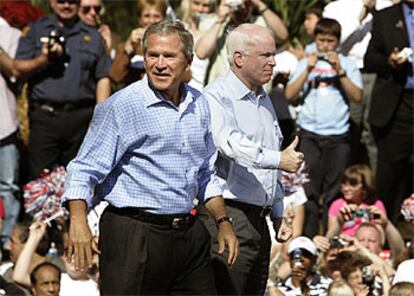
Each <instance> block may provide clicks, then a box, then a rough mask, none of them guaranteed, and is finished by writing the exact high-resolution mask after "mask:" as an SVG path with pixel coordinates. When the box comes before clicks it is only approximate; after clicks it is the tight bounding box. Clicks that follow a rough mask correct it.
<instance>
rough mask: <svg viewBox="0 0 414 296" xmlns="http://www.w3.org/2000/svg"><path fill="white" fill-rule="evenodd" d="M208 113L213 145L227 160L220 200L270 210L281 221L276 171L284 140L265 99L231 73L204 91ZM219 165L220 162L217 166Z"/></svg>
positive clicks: (278, 183) (279, 189)
mask: <svg viewBox="0 0 414 296" xmlns="http://www.w3.org/2000/svg"><path fill="white" fill-rule="evenodd" d="M203 93H204V96H205V97H206V99H207V101H208V103H209V105H210V110H211V117H212V119H213V120H212V132H213V139H214V143H215V144H216V145H217V147H218V149H219V151H220V153H221V154H222V155H223V156H224V157H225V158H227V159H228V160H229V163H228V167H227V166H226V168H220V167H219V171H221V170H222V169H224V170H227V176H226V180H224V179H221V182H222V185H223V197H224V198H228V199H237V200H238V201H241V202H244V203H247V204H253V205H257V206H272V215H273V217H283V186H282V183H281V174H280V171H279V170H278V169H277V168H278V167H279V162H280V145H281V143H282V140H283V136H282V133H281V131H280V128H279V125H278V121H277V117H276V114H275V111H274V109H273V106H272V103H271V101H270V98H269V96H268V95H267V94H266V92H265V91H264V90H263V88H261V91H260V93H259V94H258V95H256V94H255V93H254V92H252V91H251V90H250V89H248V88H247V87H246V86H245V85H244V84H243V83H242V82H241V81H240V80H239V79H238V78H237V76H236V75H235V74H234V73H233V72H232V71H229V72H228V73H227V74H226V75H225V76H223V77H220V78H218V79H216V80H215V81H214V82H213V83H211V84H209V85H208V86H207V87H206V88H205V89H204V91H203ZM219 165H220V163H219Z"/></svg>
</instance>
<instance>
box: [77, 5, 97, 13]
mask: <svg viewBox="0 0 414 296" xmlns="http://www.w3.org/2000/svg"><path fill="white" fill-rule="evenodd" d="M81 9H82V13H83V14H87V13H89V11H91V9H93V10H95V12H96V13H98V14H99V13H100V12H101V10H102V6H101V5H96V6H94V5H85V6H81Z"/></svg>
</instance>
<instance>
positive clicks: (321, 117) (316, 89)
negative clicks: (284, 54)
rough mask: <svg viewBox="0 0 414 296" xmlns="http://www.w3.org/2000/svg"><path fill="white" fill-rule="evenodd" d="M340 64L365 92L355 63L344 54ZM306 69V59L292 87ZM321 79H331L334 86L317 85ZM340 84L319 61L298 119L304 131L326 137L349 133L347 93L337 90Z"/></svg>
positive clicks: (332, 70) (323, 63)
mask: <svg viewBox="0 0 414 296" xmlns="http://www.w3.org/2000/svg"><path fill="white" fill-rule="evenodd" d="M339 62H340V63H341V66H342V68H343V69H344V71H345V72H346V75H347V77H348V78H349V79H350V80H351V81H352V83H354V84H355V85H356V86H357V87H359V88H360V89H362V77H361V73H360V71H359V69H358V67H357V66H356V64H355V63H354V62H352V61H351V60H350V59H349V58H347V57H345V56H343V55H342V54H339ZM307 66H308V61H307V59H306V58H305V59H302V60H300V61H299V63H298V65H297V66H296V69H295V71H294V72H293V74H292V75H291V78H290V80H289V84H291V83H293V82H294V81H295V80H296V79H298V78H299V76H300V75H301V74H302V73H303V71H305V69H306V67H307ZM318 79H332V81H331V82H334V83H330V82H328V83H326V82H322V83H319V84H318V83H317V80H318ZM339 83H340V82H339V78H338V73H336V71H335V70H334V69H333V68H332V66H331V64H329V63H328V62H327V61H324V60H318V62H317V63H316V65H315V67H314V68H313V69H312V71H311V72H310V73H309V75H308V77H307V80H306V82H305V84H304V86H303V89H302V93H303V94H305V98H304V102H303V105H302V106H301V108H300V111H299V114H298V118H297V123H298V125H299V126H300V127H301V128H303V129H305V130H307V131H310V132H312V133H315V134H318V135H323V136H331V135H343V134H345V133H347V132H348V130H349V101H348V98H347V97H346V95H345V93H344V91H343V90H342V89H341V88H340V87H338V86H339Z"/></svg>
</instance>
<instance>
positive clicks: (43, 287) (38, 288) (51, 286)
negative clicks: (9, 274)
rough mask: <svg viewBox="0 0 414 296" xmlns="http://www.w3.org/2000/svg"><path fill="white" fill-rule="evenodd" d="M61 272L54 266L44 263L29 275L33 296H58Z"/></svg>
mask: <svg viewBox="0 0 414 296" xmlns="http://www.w3.org/2000/svg"><path fill="white" fill-rule="evenodd" d="M60 278H61V272H60V269H59V267H57V266H56V265H54V264H52V263H49V262H44V263H41V264H39V265H38V266H36V268H35V269H33V271H32V273H31V274H30V280H31V283H32V293H33V295H34V296H59V291H60Z"/></svg>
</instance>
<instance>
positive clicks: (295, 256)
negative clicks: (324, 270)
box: [291, 249, 303, 267]
mask: <svg viewBox="0 0 414 296" xmlns="http://www.w3.org/2000/svg"><path fill="white" fill-rule="evenodd" d="M291 258H292V263H293V266H294V267H302V266H303V262H302V251H301V250H300V249H295V250H293V251H292V254H291Z"/></svg>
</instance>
